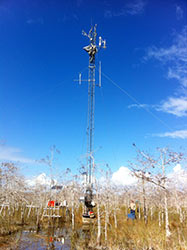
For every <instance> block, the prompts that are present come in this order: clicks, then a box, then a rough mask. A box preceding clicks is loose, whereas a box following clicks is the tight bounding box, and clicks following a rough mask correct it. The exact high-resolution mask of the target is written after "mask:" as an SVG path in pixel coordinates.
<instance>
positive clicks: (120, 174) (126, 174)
mask: <svg viewBox="0 0 187 250" xmlns="http://www.w3.org/2000/svg"><path fill="white" fill-rule="evenodd" d="M112 181H113V182H114V183H115V184H116V185H124V186H125V185H133V184H135V183H136V182H137V178H136V177H134V176H133V175H132V172H131V170H129V169H128V168H127V167H123V166H122V167H120V168H119V169H118V170H117V171H116V172H114V173H113V175H112Z"/></svg>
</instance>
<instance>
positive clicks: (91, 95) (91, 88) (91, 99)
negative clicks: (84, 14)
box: [82, 25, 106, 185]
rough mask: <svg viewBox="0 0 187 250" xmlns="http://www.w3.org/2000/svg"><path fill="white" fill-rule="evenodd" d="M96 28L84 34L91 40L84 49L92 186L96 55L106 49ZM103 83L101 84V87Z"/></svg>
mask: <svg viewBox="0 0 187 250" xmlns="http://www.w3.org/2000/svg"><path fill="white" fill-rule="evenodd" d="M96 27H97V25H95V26H94V27H91V29H90V31H89V33H88V34H87V33H86V32H84V31H83V32H82V34H83V35H84V36H87V37H88V38H89V40H90V44H89V45H88V46H86V47H84V48H83V49H84V50H85V51H86V52H87V53H88V55H89V66H88V68H89V74H88V121H87V180H86V181H87V183H88V184H90V185H91V184H92V176H93V168H94V157H93V149H94V111H95V86H96V82H95V55H96V53H97V52H98V49H99V48H101V47H102V48H105V47H106V41H105V40H102V38H101V37H99V45H98V46H97V44H96V38H97V32H96ZM100 85H101V82H100V83H99V86H100Z"/></svg>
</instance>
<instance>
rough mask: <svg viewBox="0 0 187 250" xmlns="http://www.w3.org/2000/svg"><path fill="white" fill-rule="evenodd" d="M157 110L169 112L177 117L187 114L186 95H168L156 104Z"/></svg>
mask: <svg viewBox="0 0 187 250" xmlns="http://www.w3.org/2000/svg"><path fill="white" fill-rule="evenodd" d="M156 110H157V111H162V112H165V113H170V114H173V115H176V116H178V117H182V116H187V97H186V96H181V97H169V98H168V99H167V100H165V101H163V102H162V104H161V105H159V106H157V108H156Z"/></svg>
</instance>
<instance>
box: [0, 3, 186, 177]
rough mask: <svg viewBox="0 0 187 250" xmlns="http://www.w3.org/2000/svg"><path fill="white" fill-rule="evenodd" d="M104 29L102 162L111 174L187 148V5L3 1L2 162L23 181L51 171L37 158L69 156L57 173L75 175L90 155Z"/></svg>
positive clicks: (98, 138)
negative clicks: (140, 159) (90, 100)
mask: <svg viewBox="0 0 187 250" xmlns="http://www.w3.org/2000/svg"><path fill="white" fill-rule="evenodd" d="M95 23H97V25H98V27H97V32H98V35H101V36H102V37H103V38H104V39H106V41H107V49H106V50H102V51H100V52H99V54H98V55H97V57H96V60H97V63H98V62H99V61H102V73H103V75H102V88H97V89H96V107H95V137H94V148H95V150H96V152H95V161H96V164H98V166H101V167H102V166H104V165H105V164H109V166H110V167H111V169H112V171H117V170H118V169H119V168H120V166H126V165H127V164H128V161H132V160H133V158H134V157H135V155H136V153H135V150H134V148H133V146H132V143H134V142H135V143H136V145H137V146H138V147H139V148H141V149H144V150H147V151H149V152H153V151H154V150H155V148H156V147H165V146H169V147H170V148H171V149H173V150H177V151H179V150H182V151H183V152H185V153H186V151H185V147H186V145H187V72H186V68H187V67H186V66H187V65H186V64H187V48H186V44H187V2H186V1H184V0H181V1H177V0H176V1H174V0H172V1H156V0H155V1H148V0H147V1H144V0H131V1H130V0H129V1H115V2H114V1H92V2H91V1H85V0H75V1H52V0H51V1H49V0H47V1H44V0H33V1H28V0H17V1H13V0H6V1H1V2H0V33H1V39H0V119H1V122H0V140H1V146H0V160H2V161H3V160H11V161H19V166H20V167H21V171H22V173H23V174H24V175H25V176H33V175H37V174H39V173H41V172H46V173H48V172H49V170H48V168H47V167H46V166H44V165H41V164H38V163H36V162H35V160H39V159H41V158H44V157H45V156H46V155H48V154H49V153H50V151H49V149H50V147H51V145H54V144H55V145H56V147H57V148H58V149H59V150H60V151H61V154H60V155H56V159H55V166H56V168H58V169H59V171H61V170H62V171H64V170H65V169H66V168H70V169H72V171H73V172H76V171H77V169H78V168H79V167H80V164H81V162H82V163H83V162H85V155H86V127H87V85H86V83H83V84H82V85H81V86H80V85H78V84H77V83H76V82H74V79H77V78H78V74H79V72H82V77H84V78H86V77H87V69H86V68H87V66H88V55H87V54H86V52H85V51H83V49H82V48H83V47H84V46H86V45H88V40H87V38H86V37H83V36H82V35H81V32H82V30H85V31H86V32H87V31H88V30H89V29H90V25H91V24H95Z"/></svg>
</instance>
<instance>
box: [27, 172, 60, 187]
mask: <svg viewBox="0 0 187 250" xmlns="http://www.w3.org/2000/svg"><path fill="white" fill-rule="evenodd" d="M26 183H27V184H28V185H29V186H35V185H43V186H50V185H51V184H52V185H56V184H57V181H56V180H54V179H53V180H51V178H49V177H48V176H47V175H46V174H45V173H42V174H40V175H38V176H36V177H34V178H32V179H27V180H26Z"/></svg>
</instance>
